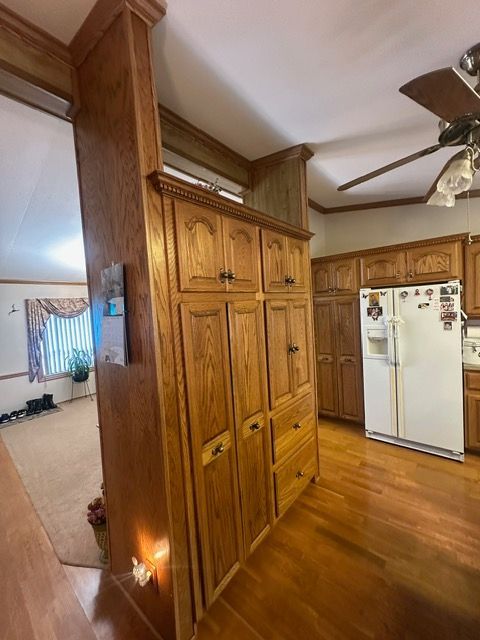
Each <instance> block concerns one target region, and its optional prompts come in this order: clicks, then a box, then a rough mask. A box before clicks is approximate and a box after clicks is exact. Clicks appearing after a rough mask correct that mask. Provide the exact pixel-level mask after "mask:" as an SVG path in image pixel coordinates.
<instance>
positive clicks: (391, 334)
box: [387, 316, 395, 367]
mask: <svg viewBox="0 0 480 640" xmlns="http://www.w3.org/2000/svg"><path fill="white" fill-rule="evenodd" d="M394 318H395V316H389V317H388V318H387V325H388V341H387V342H388V364H389V365H390V366H391V367H394V366H395V331H394V324H393V323H394Z"/></svg>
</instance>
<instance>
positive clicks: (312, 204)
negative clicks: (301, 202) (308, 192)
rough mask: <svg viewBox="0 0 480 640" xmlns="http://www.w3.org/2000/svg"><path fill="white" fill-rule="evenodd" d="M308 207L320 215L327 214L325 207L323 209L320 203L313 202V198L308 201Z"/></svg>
mask: <svg viewBox="0 0 480 640" xmlns="http://www.w3.org/2000/svg"><path fill="white" fill-rule="evenodd" d="M308 206H309V207H310V209H313V210H314V211H318V213H326V212H327V210H326V209H325V207H322V205H321V204H319V203H318V202H315V200H312V199H311V198H309V199H308Z"/></svg>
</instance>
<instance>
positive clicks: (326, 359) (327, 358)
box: [320, 356, 330, 362]
mask: <svg viewBox="0 0 480 640" xmlns="http://www.w3.org/2000/svg"><path fill="white" fill-rule="evenodd" d="M329 360H330V358H329V357H328V356H322V357H321V358H320V362H328V361H329Z"/></svg>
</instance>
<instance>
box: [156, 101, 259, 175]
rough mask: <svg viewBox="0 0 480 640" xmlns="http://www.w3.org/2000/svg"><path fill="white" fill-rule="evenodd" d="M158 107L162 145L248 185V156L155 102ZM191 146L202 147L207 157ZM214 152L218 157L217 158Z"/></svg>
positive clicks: (183, 156)
mask: <svg viewBox="0 0 480 640" xmlns="http://www.w3.org/2000/svg"><path fill="white" fill-rule="evenodd" d="M158 108H159V113H160V124H161V127H162V144H163V146H164V147H165V149H168V150H169V151H172V152H173V153H176V154H178V155H179V156H181V157H182V158H185V159H187V160H190V161H191V162H195V163H197V164H199V165H201V166H202V167H205V168H206V169H209V170H211V171H214V172H215V173H217V174H218V175H221V176H222V177H224V178H227V179H228V180H231V181H232V182H235V183H236V184H239V185H241V186H242V187H246V188H248V187H249V185H250V177H249V175H250V168H251V162H250V160H247V158H245V157H244V156H242V155H241V154H239V153H237V152H236V151H234V150H233V149H230V147H227V146H226V145H225V144H223V143H222V142H220V141H219V140H217V139H216V138H214V137H213V136H211V135H209V134H208V133H206V132H205V131H203V130H202V129H200V128H198V127H196V126H195V125H193V124H191V123H190V122H188V121H187V120H184V118H181V117H180V116H179V115H177V114H176V113H174V112H173V111H170V109H167V107H164V106H163V105H161V104H159V105H158ZM179 138H180V139H179ZM182 143H184V144H182ZM195 147H199V151H200V152H201V151H202V150H204V151H206V152H207V154H208V155H210V156H211V158H210V159H209V160H206V159H205V156H204V154H201V157H200V153H199V154H197V153H196V152H195ZM215 156H217V157H218V162H217V160H216V157H215Z"/></svg>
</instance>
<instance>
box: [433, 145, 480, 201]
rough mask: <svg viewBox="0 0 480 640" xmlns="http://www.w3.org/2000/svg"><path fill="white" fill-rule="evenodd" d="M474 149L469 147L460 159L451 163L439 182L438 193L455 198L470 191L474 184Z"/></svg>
mask: <svg viewBox="0 0 480 640" xmlns="http://www.w3.org/2000/svg"><path fill="white" fill-rule="evenodd" d="M473 156H474V152H473V149H471V148H470V147H467V148H466V149H465V151H464V152H463V153H462V155H461V157H460V158H457V159H456V160H454V161H453V162H451V163H450V164H449V165H448V167H447V168H446V170H445V171H444V172H443V174H442V175H441V176H440V179H439V180H438V182H437V191H441V192H442V193H444V194H446V195H448V194H452V195H454V196H456V195H458V194H460V193H463V191H468V190H469V189H470V188H471V186H472V182H473V176H474V173H475V169H474V166H473Z"/></svg>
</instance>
